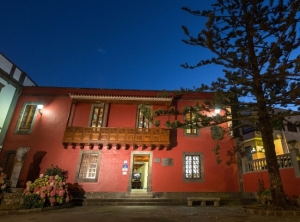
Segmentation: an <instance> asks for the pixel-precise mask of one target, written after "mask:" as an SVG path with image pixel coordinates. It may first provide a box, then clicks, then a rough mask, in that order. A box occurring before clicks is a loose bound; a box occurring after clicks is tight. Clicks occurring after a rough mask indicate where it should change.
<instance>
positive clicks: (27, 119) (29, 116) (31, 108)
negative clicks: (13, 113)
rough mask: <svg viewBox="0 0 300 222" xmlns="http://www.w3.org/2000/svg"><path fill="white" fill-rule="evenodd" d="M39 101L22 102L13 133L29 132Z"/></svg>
mask: <svg viewBox="0 0 300 222" xmlns="http://www.w3.org/2000/svg"><path fill="white" fill-rule="evenodd" d="M39 104H40V103H36V102H26V103H24V105H23V107H22V110H21V113H20V116H19V119H18V122H17V125H16V128H15V133H18V134H30V133H31V132H32V129H33V125H34V122H35V119H36V115H37V113H38V109H37V106H38V105H39Z"/></svg>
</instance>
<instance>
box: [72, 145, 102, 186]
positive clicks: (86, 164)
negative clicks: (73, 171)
mask: <svg viewBox="0 0 300 222" xmlns="http://www.w3.org/2000/svg"><path fill="white" fill-rule="evenodd" d="M99 163H100V152H93V151H83V152H82V153H81V158H80V160H79V164H78V165H79V166H78V170H77V172H78V173H77V178H76V181H77V182H97V181H98V172H99Z"/></svg>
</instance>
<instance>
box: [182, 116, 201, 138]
mask: <svg viewBox="0 0 300 222" xmlns="http://www.w3.org/2000/svg"><path fill="white" fill-rule="evenodd" d="M196 118H197V117H196V113H195V111H188V112H187V113H185V114H184V122H185V124H186V126H185V128H184V135H186V136H198V135H199V129H198V127H197V125H198V123H197V121H196Z"/></svg>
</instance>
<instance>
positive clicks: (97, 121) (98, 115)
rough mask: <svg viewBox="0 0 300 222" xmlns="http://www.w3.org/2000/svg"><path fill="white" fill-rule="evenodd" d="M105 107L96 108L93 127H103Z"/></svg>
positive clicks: (92, 122)
mask: <svg viewBox="0 0 300 222" xmlns="http://www.w3.org/2000/svg"><path fill="white" fill-rule="evenodd" d="M103 112H104V108H103V107H94V110H93V116H92V121H91V127H101V126H102V120H103Z"/></svg>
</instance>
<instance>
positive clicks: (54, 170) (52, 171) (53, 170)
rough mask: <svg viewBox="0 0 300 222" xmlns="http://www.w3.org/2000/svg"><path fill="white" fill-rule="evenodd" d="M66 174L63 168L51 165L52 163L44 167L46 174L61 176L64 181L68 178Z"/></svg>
mask: <svg viewBox="0 0 300 222" xmlns="http://www.w3.org/2000/svg"><path fill="white" fill-rule="evenodd" d="M68 174H69V172H68V171H66V170H63V169H61V168H60V167H58V166H53V164H52V165H51V167H49V168H48V169H46V172H45V175H48V176H56V175H58V176H60V177H61V178H62V180H63V181H66V180H67V179H68Z"/></svg>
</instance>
